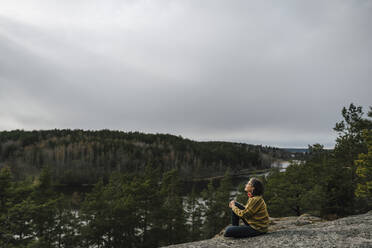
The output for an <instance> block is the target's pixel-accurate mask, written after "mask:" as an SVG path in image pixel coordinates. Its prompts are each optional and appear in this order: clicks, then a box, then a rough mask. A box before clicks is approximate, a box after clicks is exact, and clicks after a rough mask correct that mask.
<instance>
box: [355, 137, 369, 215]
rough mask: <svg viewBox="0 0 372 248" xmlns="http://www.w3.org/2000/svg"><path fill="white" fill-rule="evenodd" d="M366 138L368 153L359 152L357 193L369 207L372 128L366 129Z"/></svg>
mask: <svg viewBox="0 0 372 248" xmlns="http://www.w3.org/2000/svg"><path fill="white" fill-rule="evenodd" d="M364 139H365V141H366V144H367V149H368V150H367V153H361V154H359V157H358V160H356V161H355V163H356V165H357V170H356V173H357V177H358V186H357V188H356V191H355V194H356V196H357V197H359V198H363V199H365V200H366V201H367V209H371V208H372V130H365V132H364Z"/></svg>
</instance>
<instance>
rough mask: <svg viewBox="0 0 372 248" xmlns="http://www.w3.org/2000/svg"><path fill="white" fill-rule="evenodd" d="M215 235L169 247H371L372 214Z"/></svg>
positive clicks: (276, 222)
mask: <svg viewBox="0 0 372 248" xmlns="http://www.w3.org/2000/svg"><path fill="white" fill-rule="evenodd" d="M221 234H222V232H221V233H220V234H219V235H216V236H215V237H214V238H212V239H209V240H203V241H198V242H192V243H185V244H178V245H172V246H169V248H170V247H172V248H186V247H190V248H222V247H224V248H226V247H236V248H243V247H254V248H260V247H265V248H266V247H312V248H317V247H366V248H367V247H369V248H371V247H372V211H370V212H368V213H366V214H362V215H355V216H349V217H346V218H342V219H337V220H334V221H322V220H321V219H319V218H317V217H312V216H309V215H302V216H300V217H285V218H273V219H272V221H271V225H270V228H269V232H268V233H267V234H265V235H262V236H258V237H253V238H245V239H234V238H225V237H223V235H221Z"/></svg>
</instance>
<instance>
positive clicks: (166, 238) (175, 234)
mask: <svg viewBox="0 0 372 248" xmlns="http://www.w3.org/2000/svg"><path fill="white" fill-rule="evenodd" d="M161 195H162V196H163V197H164V198H163V199H164V203H163V206H162V210H163V217H162V220H163V236H162V238H163V242H164V243H165V244H177V243H181V242H183V241H185V240H186V238H187V235H185V233H187V228H186V213H185V210H184V209H183V200H182V198H181V196H180V180H179V177H178V171H177V170H171V171H168V172H166V173H164V174H163V179H162V182H161Z"/></svg>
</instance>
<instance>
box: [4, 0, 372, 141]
mask: <svg viewBox="0 0 372 248" xmlns="http://www.w3.org/2000/svg"><path fill="white" fill-rule="evenodd" d="M371 23H372V1H363V0H355V1H351V0H345V1H330V0H327V1H307V0H304V1H298V0H293V1H276V0H273V1H248V0H241V1H239V0H234V1H229V0H225V1H219V0H210V1H208V0H202V1H201V0H182V1H181V0H151V1H150V0H148V1H141V0H128V1H123V0H105V1H101V0H100V1H98V0H97V1H95V0H86V1H85V0H65V1H62V0H44V1H41V0H40V1H36V0H25V1H20V0H17V1H14V0H9V1H6V0H1V2H0V130H13V129H25V130H33V129H52V128H71V129H76V128H79V129H94V130H96V129H113V130H122V131H140V132H146V133H170V134H175V135H181V136H183V137H186V138H189V139H193V140H225V141H238V142H245V143H250V144H262V145H271V146H278V147H307V145H308V144H314V143H321V144H323V145H325V146H326V147H333V146H334V140H335V137H336V133H335V132H334V131H333V130H332V128H333V127H334V125H335V123H336V122H337V121H340V120H341V109H342V107H343V106H348V105H349V104H350V103H351V102H353V103H355V104H356V105H361V106H363V108H364V110H365V112H367V110H368V106H371V105H372V101H371V99H372V97H371V95H372V81H371V78H372V77H371V76H372V29H371Z"/></svg>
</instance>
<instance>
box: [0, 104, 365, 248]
mask: <svg viewBox="0 0 372 248" xmlns="http://www.w3.org/2000/svg"><path fill="white" fill-rule="evenodd" d="M341 114H342V118H343V119H342V121H340V122H338V123H336V124H335V127H334V130H335V132H337V134H338V137H337V139H336V145H335V147H334V149H333V150H327V149H324V147H323V146H322V145H321V144H314V145H310V146H309V152H308V154H307V156H305V157H302V160H301V161H298V160H297V159H296V160H294V161H293V162H292V163H291V164H290V165H289V166H288V167H287V169H286V170H285V171H284V172H281V171H280V170H278V169H275V168H273V169H272V170H271V172H270V173H269V174H268V175H267V176H263V177H262V178H261V180H262V181H263V182H264V184H265V193H264V199H265V201H266V203H267V205H268V210H269V214H270V215H271V216H289V215H301V214H303V213H310V214H313V215H316V216H320V217H322V218H325V219H334V218H339V217H343V216H347V215H351V214H356V213H362V212H366V211H368V210H370V209H371V208H372V120H371V118H372V108H370V110H369V112H368V114H367V117H366V116H365V115H364V113H363V110H362V107H360V106H355V105H354V104H350V106H348V108H346V107H344V108H343V109H342V111H341ZM0 137H1V167H2V168H1V171H0V247H9V248H16V247H17V248H19V247H53V248H54V247H59V248H60V247H85V248H88V247H159V246H164V245H169V244H176V243H182V242H188V241H194V240H200V239H206V238H210V237H213V236H214V235H215V234H217V233H218V232H220V231H221V229H222V228H224V227H225V226H227V225H228V224H229V221H230V218H229V217H230V211H229V208H228V202H229V200H230V199H231V197H232V196H231V190H232V182H233V180H234V178H233V177H232V175H233V174H234V172H235V171H238V170H240V169H245V168H255V169H260V168H267V166H268V164H269V162H270V159H273V158H277V159H279V158H281V159H288V158H289V157H290V153H287V152H284V151H282V150H280V149H276V148H267V147H262V146H252V145H245V144H236V143H227V142H193V141H190V140H187V139H183V138H181V137H176V136H171V135H160V134H156V135H148V134H147V135H144V134H140V133H123V132H113V131H108V130H102V131H96V132H95V131H82V130H72V131H71V130H52V131H33V132H25V131H20V130H17V131H11V132H2V133H1V136H0ZM120 151H131V152H130V153H129V152H125V153H121V152H120ZM122 154H125V156H123V155H122ZM145 155H147V157H146V158H148V159H143V158H144V156H145ZM141 158H142V159H141ZM198 165H199V167H198ZM204 167H206V168H207V169H206V168H204ZM75 169H76V174H77V175H79V176H76V177H75V176H74V173H75ZM95 170H97V171H99V173H97V174H94V171H95ZM69 171H70V172H69ZM211 171H213V172H212V173H211V174H208V173H209V172H211ZM221 172H222V173H223V174H224V176H223V179H222V180H210V181H209V183H208V186H207V187H206V188H205V189H204V190H203V191H202V192H200V193H199V192H198V191H197V190H196V189H195V188H193V189H192V190H190V193H188V194H187V195H186V196H184V195H182V194H181V191H182V187H181V185H182V184H181V182H182V180H185V178H196V177H198V175H199V174H198V173H200V175H202V176H210V175H220V174H221ZM204 173H205V174H204ZM80 178H81V180H83V182H84V183H93V184H94V187H93V189H92V190H91V191H89V192H87V193H81V192H74V193H73V194H72V195H70V196H68V195H64V194H62V193H60V192H57V191H56V185H59V184H61V183H68V184H73V183H77V182H79V181H78V180H80ZM75 180H77V181H75ZM234 197H236V198H237V200H238V201H239V202H242V203H245V202H246V201H247V196H246V194H245V192H244V191H243V185H241V186H240V187H239V192H238V194H237V195H236V196H234Z"/></svg>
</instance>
